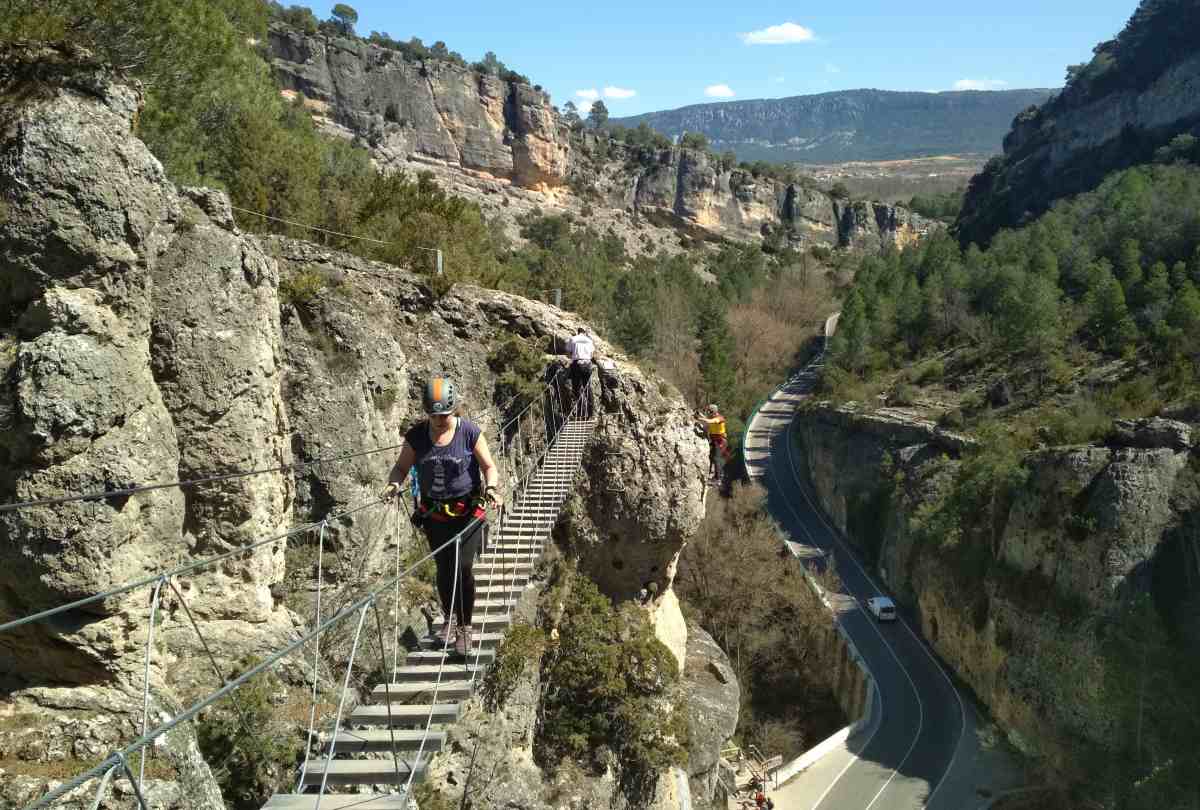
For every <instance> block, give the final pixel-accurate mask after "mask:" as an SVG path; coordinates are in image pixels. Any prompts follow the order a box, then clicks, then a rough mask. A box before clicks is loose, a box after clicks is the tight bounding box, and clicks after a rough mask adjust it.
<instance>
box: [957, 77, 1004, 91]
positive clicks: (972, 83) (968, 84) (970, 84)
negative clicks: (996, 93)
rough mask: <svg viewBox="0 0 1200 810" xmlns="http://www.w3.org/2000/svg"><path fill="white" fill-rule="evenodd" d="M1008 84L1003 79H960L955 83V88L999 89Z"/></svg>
mask: <svg viewBox="0 0 1200 810" xmlns="http://www.w3.org/2000/svg"><path fill="white" fill-rule="evenodd" d="M1007 86H1008V82H1006V81H1004V80H1002V79H959V80H958V81H956V82H955V83H954V89H955V90H999V89H1000V88H1002V87H1007Z"/></svg>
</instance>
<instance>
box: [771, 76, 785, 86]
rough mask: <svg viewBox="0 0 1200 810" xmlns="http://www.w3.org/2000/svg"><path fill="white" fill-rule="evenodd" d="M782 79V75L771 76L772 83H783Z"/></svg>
mask: <svg viewBox="0 0 1200 810" xmlns="http://www.w3.org/2000/svg"><path fill="white" fill-rule="evenodd" d="M783 79H784V77H783V76H772V77H771V83H772V84H783Z"/></svg>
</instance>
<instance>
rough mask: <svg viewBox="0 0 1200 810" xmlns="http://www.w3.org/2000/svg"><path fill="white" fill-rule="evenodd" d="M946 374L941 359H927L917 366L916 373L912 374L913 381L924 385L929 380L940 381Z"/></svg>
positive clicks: (929, 381)
mask: <svg viewBox="0 0 1200 810" xmlns="http://www.w3.org/2000/svg"><path fill="white" fill-rule="evenodd" d="M945 376H946V365H945V363H943V362H942V361H941V360H929V361H927V362H925V363H922V364H921V365H919V366H917V370H916V373H915V374H914V376H913V382H915V383H916V384H917V385H926V384H928V383H931V382H940V381H941V380H942V378H943V377H945Z"/></svg>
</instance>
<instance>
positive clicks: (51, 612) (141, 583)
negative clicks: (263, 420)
mask: <svg viewBox="0 0 1200 810" xmlns="http://www.w3.org/2000/svg"><path fill="white" fill-rule="evenodd" d="M384 501H385V499H384V498H374V499H372V500H370V501H367V502H366V503H362V504H359V505H358V506H356V507H354V508H352V509H347V510H346V511H345V512H341V513H339V514H337V515H329V516H326V517H325V518H322V519H321V520H316V521H313V522H312V523H305V524H302V525H300V526H297V527H295V528H293V529H289V530H288V531H286V532H282V533H280V534H276V535H273V536H271V537H268V538H266V539H264V540H257V541H255V542H253V543H250V544H248V545H245V546H238V547H237V548H235V549H231V550H229V551H226V552H223V553H221V554H218V555H216V556H215V557H208V558H206V559H203V560H197V561H195V562H191V563H188V564H187V565H182V566H180V567H178V568H173V569H171V570H170V571H163V572H160V573H157V574H154V575H153V576H149V577H146V578H145V579H139V580H136V581H135V582H130V583H127V584H125V585H119V586H117V587H115V588H110V589H109V590H107V591H103V592H102V593H98V594H93V595H92V596H87V597H84V598H83V599H77V600H75V601H74V602H70V603H68V604H65V605H59V606H58V607H55V608H49V609H47V610H43V611H41V612H39V613H34V614H31V615H29V616H25V617H24V618H21V619H14V620H12V621H10V622H5V623H4V624H0V633H3V632H6V631H8V630H13V629H16V628H17V627H21V626H22V625H26V624H30V623H32V622H36V621H41V620H42V619H48V618H50V617H51V616H56V615H58V614H59V613H65V612H67V611H69V610H75V609H76V608H81V607H84V606H86V605H90V604H93V603H95V602H101V601H103V600H105V599H111V598H112V597H114V596H120V595H121V594H123V593H129V592H130V591H135V590H137V589H138V588H145V587H148V586H150V585H154V584H155V583H157V582H161V581H163V580H164V579H167V578H169V577H175V576H179V575H181V574H187V573H190V572H192V571H196V570H199V569H201V568H207V567H208V566H210V565H212V564H213V563H218V562H221V561H222V560H227V559H229V558H230V557H236V556H237V555H239V554H245V553H246V552H248V551H254V550H255V549H259V548H262V547H263V546H266V545H270V544H271V543H278V542H279V541H280V540H286V539H287V538H289V537H293V536H295V535H297V534H303V533H304V532H310V531H312V530H313V529H315V528H317V527H318V526H320V525H321V524H323V523H328V522H329V521H331V520H342V519H343V518H347V517H349V516H350V515H353V514H356V513H358V512H362V511H363V510H365V509H369V508H371V507H372V506H377V505H379V504H381V503H383V502H384Z"/></svg>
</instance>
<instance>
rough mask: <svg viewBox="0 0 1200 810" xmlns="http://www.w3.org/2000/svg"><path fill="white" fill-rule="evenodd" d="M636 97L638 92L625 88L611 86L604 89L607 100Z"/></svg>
mask: <svg viewBox="0 0 1200 810" xmlns="http://www.w3.org/2000/svg"><path fill="white" fill-rule="evenodd" d="M636 95H637V90H628V89H626V88H624V87H612V86H609V87H605V88H604V97H605V98H617V99H620V98H633V97H634V96H636Z"/></svg>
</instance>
